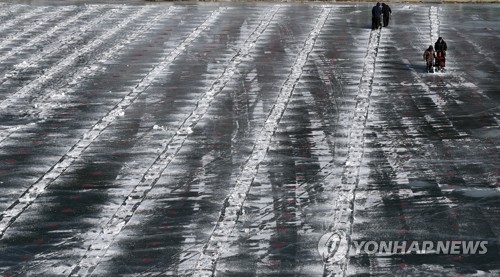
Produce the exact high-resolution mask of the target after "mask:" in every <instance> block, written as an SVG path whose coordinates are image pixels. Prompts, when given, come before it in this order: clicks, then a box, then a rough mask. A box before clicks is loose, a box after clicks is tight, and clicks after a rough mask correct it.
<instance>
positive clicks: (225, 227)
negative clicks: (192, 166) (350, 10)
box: [194, 8, 331, 276]
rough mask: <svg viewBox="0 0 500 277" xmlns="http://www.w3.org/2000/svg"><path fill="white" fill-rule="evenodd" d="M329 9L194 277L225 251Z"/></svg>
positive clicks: (297, 64)
mask: <svg viewBox="0 0 500 277" xmlns="http://www.w3.org/2000/svg"><path fill="white" fill-rule="evenodd" d="M330 11H331V8H324V9H323V10H322V12H321V14H320V15H319V16H318V20H317V22H316V24H315V26H314V28H313V30H311V32H310V34H309V37H308V38H307V40H306V41H305V43H304V46H303V48H302V50H301V51H300V53H299V54H298V56H297V59H296V60H295V64H294V65H293V68H292V72H291V73H290V75H289V76H288V78H287V80H286V81H285V83H284V84H283V86H282V88H281V91H280V94H279V95H278V98H277V99H276V102H275V104H274V106H273V108H272V110H271V112H270V114H269V116H268V117H267V120H266V122H265V125H264V127H263V128H262V130H261V132H260V134H259V136H258V137H257V139H256V141H255V144H254V148H253V149H252V153H251V155H250V156H249V158H248V159H247V161H246V163H245V164H244V166H243V168H242V171H241V172H240V175H239V176H238V178H237V180H236V184H235V187H234V189H233V191H232V192H231V193H230V195H228V196H227V197H226V199H225V201H224V205H223V207H222V210H221V213H220V217H219V221H218V222H217V223H216V225H215V227H214V230H213V232H212V234H211V235H210V238H209V239H208V241H207V243H206V244H205V245H204V247H203V250H202V253H201V256H200V258H199V260H198V262H197V265H196V268H195V273H194V276H211V275H213V274H214V271H215V269H216V266H217V260H218V259H219V257H220V255H221V253H222V251H224V250H225V248H226V245H227V244H228V243H230V242H229V241H228V239H229V237H230V234H231V233H232V231H233V228H234V226H235V224H236V221H237V220H238V218H239V215H240V212H241V209H242V207H243V204H244V202H245V199H246V196H247V195H248V192H249V190H250V187H251V184H252V182H253V179H254V178H255V176H256V174H257V171H258V168H259V164H260V163H261V162H262V161H263V160H264V158H265V156H266V153H267V151H268V148H269V145H270V143H271V140H272V137H273V134H274V132H275V131H276V129H277V128H278V125H279V122H280V119H281V117H282V116H283V113H284V111H285V109H286V106H287V104H288V101H289V100H290V97H291V95H292V92H293V90H294V87H295V85H296V84H297V82H298V80H299V78H300V76H301V75H302V70H303V67H304V65H305V63H306V61H307V58H308V55H309V54H310V53H311V52H312V50H313V47H314V44H315V41H316V38H317V36H318V34H319V32H320V31H321V29H322V27H323V25H324V24H325V22H326V19H327V18H328V15H329V13H330Z"/></svg>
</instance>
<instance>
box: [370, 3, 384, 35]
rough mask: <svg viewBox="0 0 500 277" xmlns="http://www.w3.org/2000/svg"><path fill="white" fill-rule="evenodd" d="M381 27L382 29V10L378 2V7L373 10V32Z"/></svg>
mask: <svg viewBox="0 0 500 277" xmlns="http://www.w3.org/2000/svg"><path fill="white" fill-rule="evenodd" d="M380 27H382V8H381V7H380V3H379V2H377V5H375V6H373V8H372V30H377V29H378V28H380Z"/></svg>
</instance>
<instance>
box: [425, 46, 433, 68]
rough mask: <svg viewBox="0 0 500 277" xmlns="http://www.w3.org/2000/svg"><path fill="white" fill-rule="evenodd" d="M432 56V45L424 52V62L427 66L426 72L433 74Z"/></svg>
mask: <svg viewBox="0 0 500 277" xmlns="http://www.w3.org/2000/svg"><path fill="white" fill-rule="evenodd" d="M434 56H435V53H434V48H433V47H432V45H429V48H427V49H426V50H425V52H424V61H425V62H426V65H427V67H426V69H427V72H431V73H434Z"/></svg>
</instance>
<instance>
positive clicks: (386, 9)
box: [382, 3, 392, 27]
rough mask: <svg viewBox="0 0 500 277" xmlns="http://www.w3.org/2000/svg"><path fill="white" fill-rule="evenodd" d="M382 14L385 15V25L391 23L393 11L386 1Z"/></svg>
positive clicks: (383, 4)
mask: <svg viewBox="0 0 500 277" xmlns="http://www.w3.org/2000/svg"><path fill="white" fill-rule="evenodd" d="M382 14H383V15H384V27H387V26H388V25H389V18H390V17H391V14H392V11H391V8H390V7H389V5H387V4H386V3H382Z"/></svg>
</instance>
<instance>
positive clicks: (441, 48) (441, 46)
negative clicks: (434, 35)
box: [434, 37, 448, 57]
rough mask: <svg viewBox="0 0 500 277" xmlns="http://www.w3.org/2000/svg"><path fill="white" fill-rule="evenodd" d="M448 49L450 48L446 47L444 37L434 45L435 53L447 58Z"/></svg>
mask: <svg viewBox="0 0 500 277" xmlns="http://www.w3.org/2000/svg"><path fill="white" fill-rule="evenodd" d="M447 49H448V46H447V45H446V42H445V41H444V39H443V38H442V37H439V38H438V40H437V41H436V43H434V51H436V53H441V55H442V56H443V57H446V50H447Z"/></svg>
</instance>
